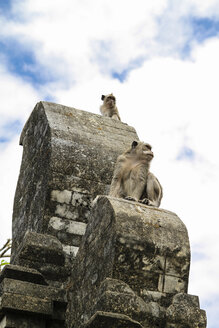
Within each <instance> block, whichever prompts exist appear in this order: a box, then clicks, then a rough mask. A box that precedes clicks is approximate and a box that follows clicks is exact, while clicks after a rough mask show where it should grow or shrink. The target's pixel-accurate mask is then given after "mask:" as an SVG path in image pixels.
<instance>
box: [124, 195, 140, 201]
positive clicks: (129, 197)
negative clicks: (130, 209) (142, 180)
mask: <svg viewBox="0 0 219 328" xmlns="http://www.w3.org/2000/svg"><path fill="white" fill-rule="evenodd" d="M125 199H126V200H131V201H133V202H138V200H137V199H136V198H134V197H131V196H126V197H125Z"/></svg>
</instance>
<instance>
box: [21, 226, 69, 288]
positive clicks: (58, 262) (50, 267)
mask: <svg viewBox="0 0 219 328" xmlns="http://www.w3.org/2000/svg"><path fill="white" fill-rule="evenodd" d="M65 260H66V259H65V252H64V251H63V246H62V244H61V242H60V241H59V240H58V239H57V238H56V237H54V236H52V235H47V234H40V233H36V232H30V231H27V232H26V233H25V235H24V238H23V240H22V242H21V243H20V245H19V248H18V251H17V254H16V257H15V261H16V263H17V264H19V265H21V266H24V267H29V268H33V269H36V270H38V271H39V272H40V273H41V274H42V275H43V277H44V278H45V280H46V282H47V283H49V284H50V285H53V286H57V287H60V286H61V285H63V282H65V281H66V280H67V278H68V277H69V275H70V266H69V264H68V263H66V261H65Z"/></svg>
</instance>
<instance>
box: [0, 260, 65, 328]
mask: <svg viewBox="0 0 219 328" xmlns="http://www.w3.org/2000/svg"><path fill="white" fill-rule="evenodd" d="M22 278H23V280H22ZM66 305H67V299H66V293H65V291H64V290H63V289H60V288H57V287H56V288H54V287H51V286H48V285H47V284H46V282H45V280H44V279H43V277H42V275H41V274H40V273H39V272H38V271H37V270H34V269H28V268H25V267H21V266H17V265H7V266H6V267H5V268H4V269H3V271H2V273H1V276H0V327H1V328H23V327H26V328H30V327H31V328H44V327H57V328H61V327H64V325H65V311H66Z"/></svg>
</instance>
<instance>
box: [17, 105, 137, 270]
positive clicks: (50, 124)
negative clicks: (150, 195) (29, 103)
mask: <svg viewBox="0 0 219 328" xmlns="http://www.w3.org/2000/svg"><path fill="white" fill-rule="evenodd" d="M136 139H137V140H138V137H137V135H136V132H135V130H134V129H133V128H132V127H130V126H128V125H127V124H125V123H122V122H120V121H116V120H112V119H110V118H106V117H102V116H100V115H95V114H92V113H88V112H85V111H81V110H77V109H74V108H70V107H66V106H62V105H58V104H54V103H48V102H39V103H38V104H37V105H36V107H35V108H34V110H33V112H32V114H31V115H30V118H29V120H28V121H27V123H26V125H25V127H24V129H23V132H22V134H21V138H20V144H21V145H23V158H22V164H21V169H20V175H19V179H18V184H17V189H16V194H15V200H14V210H13V224H12V229H13V246H12V257H11V261H12V263H14V264H17V263H18V262H19V260H18V259H17V254H19V252H20V250H19V248H20V247H23V246H22V241H23V238H24V235H25V233H26V232H28V231H31V232H37V233H41V234H49V235H53V236H55V237H57V239H58V240H59V241H60V242H61V243H62V247H63V251H64V252H65V254H66V255H67V256H68V255H73V256H74V255H75V254H76V252H77V250H78V247H79V245H80V242H81V238H82V236H83V234H84V232H85V229H86V224H87V221H88V217H89V213H90V204H91V201H92V200H93V199H94V198H95V197H96V195H98V194H106V193H107V192H108V188H109V185H110V183H111V178H112V173H113V169H114V164H115V161H116V159H117V156H118V155H119V154H120V153H122V152H123V151H124V150H125V149H126V148H128V147H129V145H130V144H131V143H132V141H133V140H136Z"/></svg>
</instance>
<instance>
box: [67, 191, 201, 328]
mask: <svg viewBox="0 0 219 328" xmlns="http://www.w3.org/2000/svg"><path fill="white" fill-rule="evenodd" d="M189 265H190V245H189V239H188V233H187V229H186V227H185V225H184V224H183V222H182V221H181V220H180V219H179V218H178V217H177V215H176V214H174V213H172V212H169V211H166V210H162V209H159V208H151V207H149V206H146V205H141V204H139V203H136V202H130V201H126V200H123V199H116V198H113V197H106V196H99V197H98V198H96V199H95V201H94V205H93V209H92V212H91V217H90V220H89V223H88V226H87V229H86V233H85V235H84V236H83V239H82V244H81V246H80V248H79V251H78V253H77V255H76V259H75V263H74V267H73V270H72V281H73V288H72V295H73V298H72V304H69V310H68V312H69V322H71V323H70V325H69V327H74V328H76V327H77V328H79V327H83V325H84V324H88V322H90V320H91V317H92V316H93V315H95V313H97V312H101V311H103V312H106V313H107V312H110V313H119V314H122V315H126V316H128V317H129V318H131V319H132V320H135V321H137V322H138V323H140V324H141V325H142V327H144V328H148V327H150V328H153V327H154V328H155V327H160V328H162V327H163V328H164V327H166V324H167V322H166V319H167V318H168V320H169V321H168V324H169V323H171V324H172V321H173V322H174V319H173V318H174V315H175V312H174V311H175V307H177V306H178V304H181V301H180V300H181V299H182V296H180V295H187V294H186V293H187V288H188V276H189ZM174 295H175V296H174ZM177 295H178V296H177ZM187 298H188V300H190V303H191V304H192V309H193V310H192V311H193V312H192V313H193V315H195V314H194V313H196V312H197V313H204V311H202V310H200V309H199V304H198V302H197V298H195V297H192V296H189V295H187ZM177 302H178V303H177ZM167 309H168V316H166V311H167ZM171 309H173V310H172V312H171ZM104 320H105V319H104ZM171 320H172V321H171ZM200 320H201V319H200ZM91 322H92V320H91ZM104 322H105V321H104ZM188 322H190V324H191V322H192V315H190V317H189V318H188ZM97 327H98V326H97Z"/></svg>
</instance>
